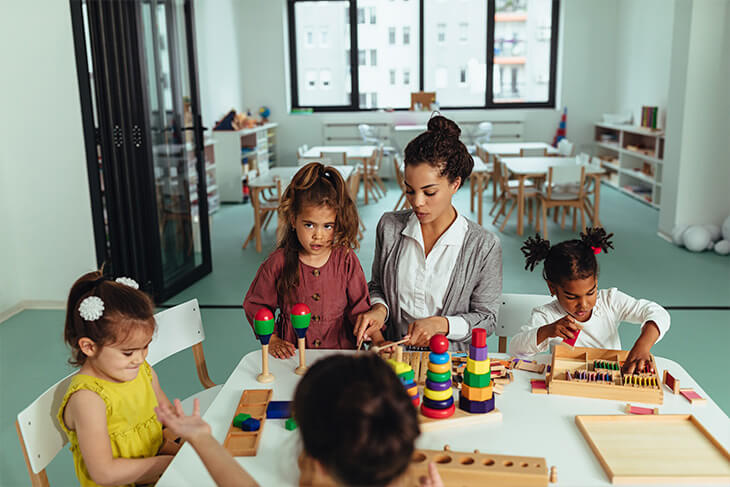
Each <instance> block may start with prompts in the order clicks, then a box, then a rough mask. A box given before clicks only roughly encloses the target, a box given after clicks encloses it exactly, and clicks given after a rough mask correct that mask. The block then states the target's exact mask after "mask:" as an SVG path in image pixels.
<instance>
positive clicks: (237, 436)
mask: <svg viewBox="0 0 730 487" xmlns="http://www.w3.org/2000/svg"><path fill="white" fill-rule="evenodd" d="M271 394H272V391H271V389H247V390H245V391H243V394H241V400H240V401H239V402H238V406H237V407H236V411H235V412H234V413H233V415H232V416H231V426H230V427H229V428H228V433H227V434H226V439H225V440H224V441H223V447H224V448H225V449H226V450H228V451H229V452H230V453H231V455H233V456H234V457H253V456H256V451H258V448H259V441H261V435H262V434H263V433H264V421H266V408H267V407H268V406H269V401H271ZM239 413H244V414H250V415H251V417H252V418H254V419H258V420H259V421H260V422H261V426H260V427H259V429H258V431H242V430H241V429H239V428H236V427H235V426H233V418H235V417H236V415H237V414H239Z"/></svg>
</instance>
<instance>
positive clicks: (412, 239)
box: [354, 116, 502, 350]
mask: <svg viewBox="0 0 730 487" xmlns="http://www.w3.org/2000/svg"><path fill="white" fill-rule="evenodd" d="M460 134H461V130H460V129H459V127H458V125H456V123H454V122H453V121H451V120H449V119H447V118H445V117H442V116H435V117H433V118H431V119H430V120H429V122H428V130H426V132H424V133H422V134H420V135H419V136H418V137H416V138H415V139H413V140H412V141H411V142H409V143H408V146H406V150H405V175H404V176H405V177H404V179H405V187H406V198H407V200H408V203H409V204H410V206H411V209H409V210H403V211H396V212H389V213H385V214H384V215H383V216H382V217H381V218H380V221H379V222H378V228H377V235H376V242H375V256H374V258H373V270H372V279H371V281H370V283H369V284H368V287H369V290H370V298H371V302H372V303H373V304H372V307H371V308H370V310H369V311H367V312H365V313H363V314H361V315H359V316H358V318H357V322H356V325H355V330H354V331H355V335H356V336H357V339H358V344H359V343H360V342H361V341H362V340H363V339H367V338H366V337H369V338H370V339H371V340H372V342H373V344H375V345H379V344H382V343H384V342H386V341H396V340H400V339H402V338H403V337H404V336H405V335H410V340H409V341H408V342H407V344H409V345H415V346H427V345H428V342H429V340H430V339H431V337H432V336H433V335H435V334H437V333H441V334H444V335H446V336H447V338H448V339H449V345H450V348H451V349H452V350H466V349H467V348H468V345H469V343H470V339H471V331H472V330H473V329H474V328H475V327H478V328H484V329H486V330H487V333H488V334H491V333H492V332H493V331H494V329H495V326H496V323H497V312H498V310H499V305H500V298H501V294H502V248H501V246H500V244H499V240H498V239H497V237H496V236H495V235H494V234H492V233H490V232H488V231H487V230H485V229H484V228H482V227H481V226H480V225H478V224H476V223H474V222H472V221H471V220H468V219H466V218H465V217H464V216H462V215H459V213H458V212H457V211H456V209H455V208H454V206H453V204H452V198H453V196H454V194H455V193H456V191H457V190H458V189H459V188H460V187H461V185H462V184H463V183H464V181H465V180H466V178H468V177H469V175H470V174H471V170H472V168H473V166H474V160H473V159H472V157H471V156H470V155H469V151H468V150H467V149H466V146H465V145H464V144H463V143H462V142H461V141H460V140H459V135H460Z"/></svg>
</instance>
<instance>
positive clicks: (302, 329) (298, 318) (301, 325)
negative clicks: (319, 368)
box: [291, 303, 312, 375]
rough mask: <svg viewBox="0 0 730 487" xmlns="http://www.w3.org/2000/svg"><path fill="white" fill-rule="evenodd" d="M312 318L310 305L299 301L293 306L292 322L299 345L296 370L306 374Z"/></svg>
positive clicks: (298, 372)
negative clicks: (308, 333)
mask: <svg viewBox="0 0 730 487" xmlns="http://www.w3.org/2000/svg"><path fill="white" fill-rule="evenodd" d="M311 319H312V311H311V310H310V309H309V306H307V305H306V304H303V303H297V304H295V305H294V306H292V309H291V324H292V326H293V327H294V332H295V333H296V334H297V344H298V345H299V367H297V368H296V369H294V372H295V373H297V374H299V375H304V373H305V372H306V371H307V365H306V360H305V355H304V353H305V352H304V350H305V348H306V347H307V343H306V340H307V329H308V328H309V321H310V320H311Z"/></svg>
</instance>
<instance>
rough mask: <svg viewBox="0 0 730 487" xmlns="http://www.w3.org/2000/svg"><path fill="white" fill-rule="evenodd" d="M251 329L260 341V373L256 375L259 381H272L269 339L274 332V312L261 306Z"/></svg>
mask: <svg viewBox="0 0 730 487" xmlns="http://www.w3.org/2000/svg"><path fill="white" fill-rule="evenodd" d="M253 329H254V331H255V332H256V337H257V338H258V339H259V341H260V342H261V373H260V374H259V375H258V376H257V377H256V380H257V381H259V382H272V381H273V380H274V375H273V374H270V373H269V340H271V334H272V333H274V313H272V312H271V311H270V310H269V309H268V308H261V309H260V310H258V311H257V312H256V315H255V316H254V318H253Z"/></svg>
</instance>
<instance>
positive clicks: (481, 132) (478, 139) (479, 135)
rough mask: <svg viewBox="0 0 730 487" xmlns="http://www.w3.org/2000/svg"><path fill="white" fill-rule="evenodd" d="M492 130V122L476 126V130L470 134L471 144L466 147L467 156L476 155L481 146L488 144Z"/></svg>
mask: <svg viewBox="0 0 730 487" xmlns="http://www.w3.org/2000/svg"><path fill="white" fill-rule="evenodd" d="M493 130H494V125H492V122H481V123H480V124H479V125H477V129H476V130H475V131H474V133H473V134H472V141H473V143H472V144H471V145H468V146H467V149H469V154H476V153H477V149H478V147H479V146H480V145H481V144H486V143H487V142H489V139H491V138H492V131H493Z"/></svg>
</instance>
